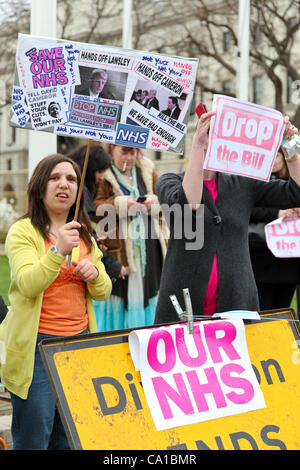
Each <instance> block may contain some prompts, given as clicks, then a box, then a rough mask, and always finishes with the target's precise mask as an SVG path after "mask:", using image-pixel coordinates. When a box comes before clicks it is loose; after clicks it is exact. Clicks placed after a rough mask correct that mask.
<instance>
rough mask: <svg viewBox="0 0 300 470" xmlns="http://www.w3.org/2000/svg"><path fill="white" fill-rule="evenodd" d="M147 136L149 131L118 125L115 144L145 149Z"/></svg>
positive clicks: (137, 127) (138, 127)
mask: <svg viewBox="0 0 300 470" xmlns="http://www.w3.org/2000/svg"><path fill="white" fill-rule="evenodd" d="M148 135H149V129H146V128H144V127H140V126H131V125H128V124H121V123H118V127H117V133H116V140H115V144H116V145H126V146H128V147H141V148H146V144H147V140H148Z"/></svg>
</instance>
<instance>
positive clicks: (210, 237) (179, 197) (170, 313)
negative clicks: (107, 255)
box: [155, 112, 300, 324]
mask: <svg viewBox="0 0 300 470" xmlns="http://www.w3.org/2000/svg"><path fill="white" fill-rule="evenodd" d="M213 115H214V112H210V113H206V114H203V115H202V116H201V117H200V119H199V122H198V125H197V129H196V132H195V135H194V137H193V141H192V147H191V154H190V158H189V161H188V166H187V169H186V171H185V173H182V174H164V175H162V176H161V177H160V178H159V180H158V182H157V186H156V190H157V195H158V198H159V202H160V204H161V205H162V208H163V207H164V206H165V207H166V206H167V207H173V208H174V207H176V205H177V207H180V208H182V211H181V213H182V218H181V219H180V215H178V214H179V213H180V211H176V214H175V215H172V214H171V215H170V217H168V216H167V215H166V218H167V219H168V220H169V223H170V239H169V243H168V250H167V254H166V258H165V264H164V268H163V272H162V277H161V284H160V294H159V298H158V303H157V309H156V316H155V323H156V324H158V323H165V322H176V321H178V316H177V314H176V311H175V310H174V308H173V306H172V303H171V301H170V298H169V296H170V295H171V294H175V295H176V297H177V299H178V301H179V303H180V304H181V306H182V308H184V299H183V294H182V290H183V289H184V288H188V289H189V292H190V296H191V301H192V308H193V313H194V315H203V314H204V315H206V316H208V317H209V316H211V315H212V314H213V313H215V312H225V311H230V310H254V311H257V310H259V301H258V295H257V288H256V284H255V279H254V276H253V271H252V267H251V261H250V255H249V247H248V225H249V217H250V213H251V210H252V208H253V207H259V206H260V207H276V208H282V209H285V208H290V207H291V208H292V207H299V206H300V159H295V158H293V161H289V162H287V163H288V167H289V173H290V179H289V180H288V181H283V180H273V181H269V182H268V183H266V182H263V181H259V180H255V179H252V178H247V177H243V176H237V175H230V174H225V173H216V172H214V171H208V170H204V169H203V163H204V159H205V153H206V149H207V145H208V129H209V125H210V120H211V117H212V116H213ZM285 120H286V129H285V133H284V138H285V139H290V138H291V137H292V135H294V134H295V133H297V132H298V131H297V129H296V128H295V127H294V126H292V124H291V123H290V122H289V119H288V118H287V117H286V118H285ZM201 204H203V205H204V243H203V246H202V247H200V246H199V240H200V239H201V228H202V225H201V217H202V215H203V212H202V207H201ZM188 212H190V217H188V215H189V214H188ZM189 220H192V226H191V229H190V230H186V229H185V227H184V226H183V230H182V236H178V233H179V231H178V226H179V225H181V224H184V223H187V222H188V221H189ZM202 221H203V217H202ZM192 232H194V233H195V239H194V240H191V239H190V236H191V233H192ZM197 237H198V241H197ZM202 238H203V237H202ZM200 241H201V240H200ZM193 242H194V243H193ZM198 246H199V247H198ZM195 248H196V249H195Z"/></svg>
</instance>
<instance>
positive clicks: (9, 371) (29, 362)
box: [0, 218, 112, 399]
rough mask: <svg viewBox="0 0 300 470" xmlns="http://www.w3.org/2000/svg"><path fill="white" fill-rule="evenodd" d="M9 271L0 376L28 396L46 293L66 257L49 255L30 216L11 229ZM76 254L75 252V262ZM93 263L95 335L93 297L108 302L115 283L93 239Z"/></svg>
mask: <svg viewBox="0 0 300 470" xmlns="http://www.w3.org/2000/svg"><path fill="white" fill-rule="evenodd" d="M5 249H6V253H7V256H8V259H9V264H10V269H11V284H10V289H9V300H10V308H9V312H8V314H7V316H6V318H5V319H4V321H3V322H2V323H1V325H0V377H1V381H2V383H3V385H4V386H5V387H6V388H7V389H8V390H9V391H11V392H12V393H14V394H15V395H18V396H20V397H21V398H23V399H26V398H27V395H28V389H29V387H30V384H31V381H32V375H33V367H34V353H35V347H36V340H37V334H38V327H39V320H40V312H41V306H42V300H43V292H44V290H45V289H46V288H47V287H48V286H49V285H50V284H51V283H52V282H53V281H54V280H55V279H56V277H57V276H58V274H59V270H60V266H61V264H62V263H63V262H64V258H62V257H61V256H59V255H56V254H55V253H53V251H51V250H48V251H47V253H46V251H45V241H44V239H43V237H42V235H41V233H40V232H39V231H38V230H37V229H36V228H35V227H34V226H33V225H32V224H31V222H30V220H29V219H28V218H26V219H21V220H19V221H17V222H16V223H15V224H13V225H12V227H11V228H10V230H9V232H8V235H7V238H6V244H5ZM77 255H78V250H76V249H74V250H73V252H72V259H76V257H77ZM91 257H92V263H93V264H94V265H95V266H96V267H97V269H98V271H99V275H98V277H97V278H96V279H95V280H94V281H92V282H88V283H87V289H86V301H87V310H88V329H89V331H90V332H91V333H93V332H96V331H97V323H96V317H95V312H94V308H93V302H92V299H95V300H106V299H107V298H108V297H109V295H110V293H111V288H112V284H111V280H110V278H109V276H108V275H107V273H106V271H105V268H104V265H103V264H102V261H101V258H102V252H101V251H100V250H99V249H98V247H97V245H96V243H95V241H94V240H93V245H92V251H91Z"/></svg>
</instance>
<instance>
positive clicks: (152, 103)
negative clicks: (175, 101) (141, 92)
mask: <svg viewBox="0 0 300 470" xmlns="http://www.w3.org/2000/svg"><path fill="white" fill-rule="evenodd" d="M144 106H145V107H146V108H148V109H150V108H154V109H157V110H158V111H159V101H158V99H157V98H156V90H149V93H148V99H147V100H146V101H145V105H144Z"/></svg>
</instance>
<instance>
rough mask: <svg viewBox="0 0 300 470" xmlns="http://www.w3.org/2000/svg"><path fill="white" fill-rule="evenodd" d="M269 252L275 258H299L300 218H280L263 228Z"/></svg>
mask: <svg viewBox="0 0 300 470" xmlns="http://www.w3.org/2000/svg"><path fill="white" fill-rule="evenodd" d="M265 234H266V240H267V245H268V248H269V250H271V252H272V253H273V255H274V256H276V258H300V217H299V216H297V215H295V216H294V217H280V218H279V219H276V220H274V221H273V222H271V223H269V224H267V225H266V226H265Z"/></svg>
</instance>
